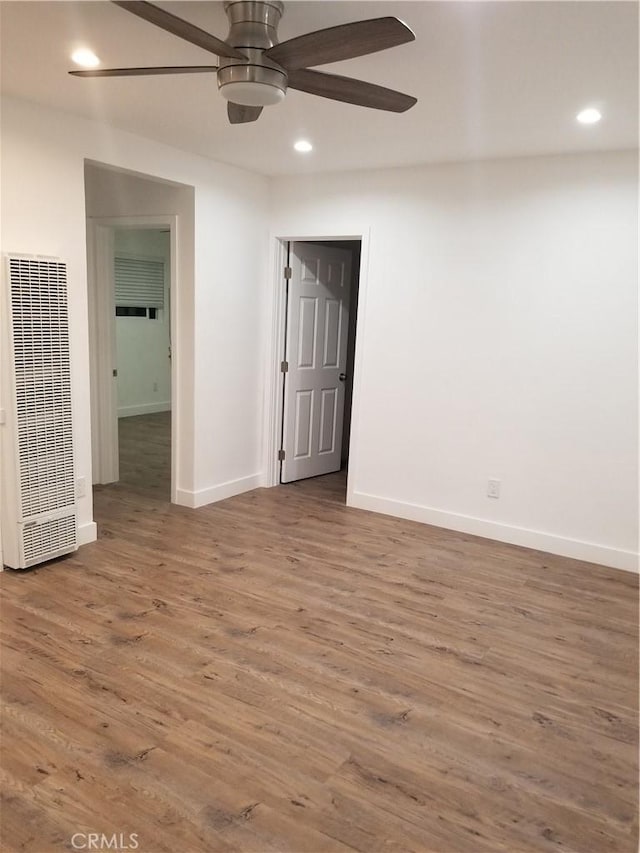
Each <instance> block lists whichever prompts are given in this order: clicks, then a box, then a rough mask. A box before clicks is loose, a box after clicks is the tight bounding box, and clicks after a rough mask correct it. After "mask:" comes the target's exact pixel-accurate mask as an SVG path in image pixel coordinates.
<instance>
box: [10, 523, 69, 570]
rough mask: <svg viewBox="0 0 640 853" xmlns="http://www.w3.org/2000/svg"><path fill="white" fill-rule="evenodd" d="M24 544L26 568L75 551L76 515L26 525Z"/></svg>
mask: <svg viewBox="0 0 640 853" xmlns="http://www.w3.org/2000/svg"><path fill="white" fill-rule="evenodd" d="M22 542H23V548H24V561H25V565H26V566H31V565H33V564H34V563H40V562H42V560H47V559H50V558H51V557H56V556H58V554H63V553H65V552H67V551H73V550H74V549H75V547H76V516H75V513H73V514H72V515H67V516H64V517H62V518H53V519H48V520H47V521H36V522H31V523H29V524H25V525H24V528H23V538H22Z"/></svg>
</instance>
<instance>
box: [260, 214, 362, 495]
mask: <svg viewBox="0 0 640 853" xmlns="http://www.w3.org/2000/svg"><path fill="white" fill-rule="evenodd" d="M310 240H359V241H360V271H359V284H358V310H357V316H356V329H357V333H356V350H355V357H354V369H353V390H352V403H351V432H350V436H349V471H348V476H347V505H351V493H352V486H351V483H352V472H353V471H355V470H356V467H355V466H356V460H357V424H358V416H359V400H360V394H359V383H360V378H361V375H362V367H361V364H362V352H363V347H362V340H363V338H364V317H365V304H366V293H367V276H368V269H369V244H370V241H371V229H370V227H369V226H368V225H367V226H362V225H360V226H356V227H354V228H352V229H343V230H342V231H339V232H332V233H331V234H318V233H317V232H313V233H311V234H301V233H297V234H291V235H287V236H283V235H276V234H272V235H271V238H270V245H271V249H270V267H271V270H272V275H273V279H272V282H273V283H272V297H271V300H270V302H269V316H268V318H267V323H268V326H267V328H269V329H270V330H271V334H270V335H269V337H268V339H267V343H266V347H265V358H264V363H265V379H264V387H265V400H264V421H263V433H262V434H263V468H264V472H265V473H264V478H263V482H262V483H261V485H263V486H266V487H271V486H277V485H279V482H280V463H279V462H278V450H279V449H280V436H281V434H282V403H283V400H282V373H281V372H280V362H281V361H282V353H283V352H284V336H285V311H286V285H285V281H284V275H283V271H284V267H285V266H286V257H287V243H295V242H305V241H310Z"/></svg>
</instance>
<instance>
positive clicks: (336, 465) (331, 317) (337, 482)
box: [278, 240, 361, 502]
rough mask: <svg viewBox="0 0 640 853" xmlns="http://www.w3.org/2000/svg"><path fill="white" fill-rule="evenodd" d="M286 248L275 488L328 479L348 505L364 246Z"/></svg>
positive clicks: (312, 243)
mask: <svg viewBox="0 0 640 853" xmlns="http://www.w3.org/2000/svg"><path fill="white" fill-rule="evenodd" d="M285 249H286V258H287V260H286V268H285V269H286V274H285V298H284V305H283V310H284V317H283V325H284V334H283V336H282V345H283V348H282V351H281V374H282V414H281V418H280V424H279V426H280V441H279V449H278V461H279V472H278V482H279V483H280V484H287V483H294V482H298V481H300V480H307V479H310V478H319V477H323V476H324V477H327V476H328V475H331V478H332V479H331V482H332V484H333V486H334V488H335V487H337V488H338V489H340V490H342V492H343V493H344V497H343V502H345V501H346V474H347V468H348V461H349V438H350V427H351V412H352V394H353V375H354V363H355V343H356V328H357V306H358V286H359V279H360V257H361V241H360V240H305V241H287V243H286V246H285Z"/></svg>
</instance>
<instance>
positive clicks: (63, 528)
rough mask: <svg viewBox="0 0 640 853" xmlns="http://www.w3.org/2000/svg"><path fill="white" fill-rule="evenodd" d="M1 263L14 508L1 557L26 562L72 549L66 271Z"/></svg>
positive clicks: (16, 261)
mask: <svg viewBox="0 0 640 853" xmlns="http://www.w3.org/2000/svg"><path fill="white" fill-rule="evenodd" d="M7 265H8V285H9V287H8V291H9V312H8V316H9V325H10V330H9V331H10V344H11V346H10V353H9V355H10V359H12V361H13V365H12V366H13V371H12V376H11V377H10V379H11V380H12V381H11V382H10V383H9V384H10V386H11V385H12V386H13V391H14V399H13V400H12V401H9V402H10V403H11V402H13V408H14V410H13V413H12V414H13V426H14V442H13V443H14V445H15V448H16V451H17V452H16V462H17V464H16V466H15V467H16V471H15V475H16V477H15V478H16V498H17V500H16V504H17V510H18V513H17V518H16V519H15V521H16V528H17V529H16V535H15V548H14V549H11V548H7V549H6V550H7V553H6V554H5V555H4V561H5V563H7V565H9V566H12V567H13V568H26V567H27V566H31V565H34V564H35V563H38V562H42V561H43V560H49V559H51V558H52V557H56V556H59V555H60V554H64V553H67V552H69V551H73V550H75V548H76V547H77V546H76V511H75V491H74V486H75V477H74V458H73V432H72V420H71V362H70V354H69V321H68V305H67V272H66V265H65V264H64V263H62V262H61V261H59V260H56V259H53V260H50V259H42V258H29V257H16V256H12V257H9V258H7ZM5 458H6V456H5ZM3 534H4V528H3ZM5 538H8V539H9V541H10V544H11V536H9V537H5V536H4V535H3V540H4V539H5ZM11 550H14V551H15V554H11V553H10V551H11ZM7 558H9V559H7Z"/></svg>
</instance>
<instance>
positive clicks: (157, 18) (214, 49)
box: [112, 0, 247, 60]
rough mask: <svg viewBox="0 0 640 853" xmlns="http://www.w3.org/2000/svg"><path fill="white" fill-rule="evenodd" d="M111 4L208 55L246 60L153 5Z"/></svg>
mask: <svg viewBox="0 0 640 853" xmlns="http://www.w3.org/2000/svg"><path fill="white" fill-rule="evenodd" d="M112 2H113V3H115V5H116V6H120V7H121V8H122V9H126V10H127V12H131V13H132V14H134V15H137V16H138V17H139V18H142V19H143V20H145V21H149V23H150V24H155V25H156V26H157V27H160V28H161V29H163V30H166V31H167V32H168V33H172V34H173V35H174V36H178V37H179V38H181V39H184V40H185V41H189V42H191V44H196V45H198V47H202V48H204V49H205V50H208V51H209V53H215V54H216V56H225V57H227V58H228V59H245V60H246V58H247V57H246V56H245V55H244V54H243V53H240V51H239V50H236V49H235V47H231V45H230V44H227V43H226V42H225V41H222V39H219V38H216V37H215V36H212V35H211V34H210V33H208V32H206V31H205V30H201V29H200V27H196V25H195V24H190V23H189V21H184V20H183V19H182V18H178V17H177V16H176V15H172V14H171V12H165V10H164V9H161V8H160V7H159V6H154V5H153V3H147V2H145V0H112Z"/></svg>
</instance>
